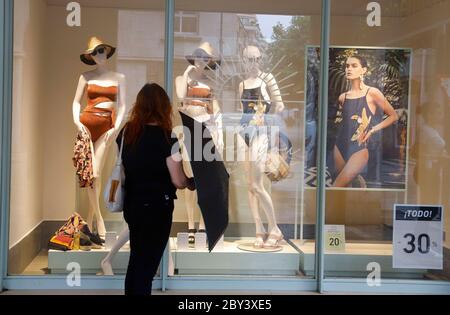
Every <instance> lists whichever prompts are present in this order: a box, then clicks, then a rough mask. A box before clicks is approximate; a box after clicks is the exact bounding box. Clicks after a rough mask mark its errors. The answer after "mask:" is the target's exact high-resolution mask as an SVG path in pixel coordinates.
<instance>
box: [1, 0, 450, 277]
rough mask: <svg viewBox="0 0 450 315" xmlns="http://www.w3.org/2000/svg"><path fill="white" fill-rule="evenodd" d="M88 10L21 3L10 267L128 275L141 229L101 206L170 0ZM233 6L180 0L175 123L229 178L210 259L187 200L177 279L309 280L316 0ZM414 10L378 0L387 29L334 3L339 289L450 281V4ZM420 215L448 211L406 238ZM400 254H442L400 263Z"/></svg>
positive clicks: (58, 0) (172, 255) (155, 76)
mask: <svg viewBox="0 0 450 315" xmlns="http://www.w3.org/2000/svg"><path fill="white" fill-rule="evenodd" d="M79 2H80V4H81V6H80V8H81V11H80V12H81V18H80V23H79V25H73V24H70V23H69V24H70V25H69V24H67V20H66V18H67V15H68V14H69V13H70V11H68V10H67V7H66V5H67V3H66V1H62V0H15V1H14V10H15V12H14V14H15V19H14V20H15V22H14V23H15V24H14V76H13V80H14V81H13V104H12V109H13V117H12V144H13V145H12V164H11V173H12V177H11V204H10V209H9V212H10V235H9V238H10V244H9V249H10V250H9V256H8V274H9V275H45V274H54V275H58V274H64V275H65V274H67V273H68V272H69V270H67V266H68V263H70V262H78V263H79V264H80V265H81V270H82V273H83V274H88V275H93V274H97V275H99V276H101V275H107V276H111V275H121V274H124V273H125V268H126V266H127V262H128V254H129V247H128V241H129V231H128V228H127V225H126V224H125V223H124V220H123V218H122V215H121V214H113V213H110V212H109V211H108V210H107V209H106V207H105V205H104V204H103V201H102V200H101V198H100V196H101V195H102V192H103V189H104V187H105V184H106V179H107V178H108V176H109V174H110V172H111V170H112V167H113V164H114V161H115V158H116V156H117V148H116V145H115V144H113V143H114V140H115V138H116V136H117V131H118V130H120V127H121V126H122V125H123V123H124V122H125V121H126V120H127V118H128V114H129V111H130V109H131V108H132V106H133V103H134V101H135V98H136V95H137V92H138V91H139V90H140V89H141V88H142V86H144V84H145V83H147V82H157V83H158V84H159V85H161V86H164V82H165V77H164V62H165V60H164V58H165V57H164V56H165V54H164V47H165V46H164V44H165V41H166V38H165V36H166V34H165V29H164V23H165V12H164V10H165V9H164V1H153V2H149V1H134V2H133V3H131V2H127V1H119V0H118V1H113V4H111V5H110V6H108V7H102V6H101V1H95V0H94V1H79ZM236 3H237V2H233V1H231V2H230V3H210V4H208V6H207V7H204V6H201V5H200V4H192V2H190V1H184V0H177V1H175V6H176V14H175V20H174V26H175V27H176V29H175V33H174V34H168V36H171V37H173V39H174V51H173V53H174V59H173V60H172V62H173V73H172V74H171V78H169V80H168V81H172V82H173V87H174V89H173V91H174V93H173V95H171V97H172V101H173V107H174V112H175V115H174V125H175V126H176V127H178V128H179V129H176V130H183V132H178V133H177V136H178V138H179V140H180V142H184V141H185V140H186V139H187V138H188V137H187V136H186V134H184V129H183V123H185V121H184V122H183V119H182V117H183V116H182V115H186V117H187V116H188V117H189V118H190V119H192V121H194V122H197V123H201V124H203V125H204V126H205V129H206V130H207V131H208V133H209V134H210V136H211V137H210V138H211V139H210V140H211V144H212V146H213V151H214V152H216V153H217V157H219V158H220V159H221V162H222V161H223V166H224V167H225V168H226V172H227V175H229V183H228V184H227V187H228V191H227V199H228V203H227V205H226V206H227V208H228V212H227V216H228V217H227V220H228V226H227V229H226V230H225V232H224V235H223V238H222V239H221V240H220V241H219V242H218V243H217V244H215V245H216V246H215V248H214V250H212V252H209V250H208V248H207V244H208V239H207V232H208V231H207V230H208V226H207V225H208V224H205V221H208V220H204V217H203V215H202V214H204V213H205V212H204V211H205V209H203V208H202V207H201V205H199V203H200V202H199V200H198V199H199V198H198V192H178V193H177V197H178V199H177V200H176V203H175V212H174V220H173V225H172V231H171V237H170V241H169V246H168V256H167V257H168V261H166V263H167V267H168V275H169V276H170V277H172V279H176V280H183V278H184V277H185V276H192V275H194V276H197V275H198V276H225V277H226V276H229V275H233V276H241V277H243V278H245V279H249V278H250V279H252V277H254V276H259V277H262V278H265V277H273V276H283V277H286V276H287V277H292V278H295V279H305V278H313V277H314V275H315V259H316V254H317V253H316V251H315V250H316V242H315V239H314V238H315V234H314V232H315V230H316V228H317V227H316V226H315V224H316V204H317V200H316V192H317V187H316V186H317V172H318V171H319V170H318V168H317V164H316V160H317V150H318V147H319V143H318V139H317V134H318V129H319V128H320V127H321V126H319V123H318V122H319V119H318V117H317V115H318V112H319V106H320V104H319V86H320V79H319V73H320V72H319V71H320V65H321V60H320V47H319V46H318V44H319V42H320V25H321V24H320V22H321V21H320V19H321V16H320V13H321V12H320V11H321V10H320V3H316V4H311V2H310V3H308V1H301V2H295V3H291V2H289V1H280V2H279V6H277V7H276V8H274V7H273V5H272V6H268V5H267V4H265V3H262V2H257V1H252V0H251V1H249V2H248V3H246V4H245V5H236ZM415 3H416V4H417V5H411V4H410V3H409V2H404V1H380V4H381V6H380V8H381V20H380V21H381V24H380V25H375V26H374V25H372V24H371V23H367V19H366V17H367V14H368V11H367V8H366V3H365V2H364V1H362V2H361V1H359V2H358V1H352V0H349V1H339V2H338V1H331V4H332V17H331V31H332V32H331V41H330V45H331V48H330V60H329V103H328V104H326V106H327V107H328V122H327V152H326V156H327V159H326V169H325V170H324V171H325V173H326V200H325V201H326V226H325V227H324V230H325V241H326V242H327V243H326V244H325V245H326V246H325V247H326V249H325V276H326V278H330V277H333V278H335V277H352V278H361V279H364V278H365V277H366V276H367V275H368V273H369V271H368V269H367V268H368V267H369V266H373V265H370V264H372V263H376V264H378V265H379V266H380V268H381V274H382V278H383V279H391V278H393V279H399V278H401V279H434V280H448V279H449V270H448V266H449V258H448V257H449V251H448V248H449V242H448V236H447V234H448V233H445V232H448V227H449V216H448V215H446V214H447V213H448V210H447V209H448V208H449V198H448V196H449V194H448V187H449V185H450V184H449V182H448V178H447V176H446V174H447V173H448V166H449V163H448V161H449V159H448V148H447V143H448V141H449V139H448V135H449V134H450V133H449V130H448V124H445V118H446V117H447V116H448V115H449V110H448V108H449V101H448V99H449V95H450V93H449V83H448V82H449V79H448V78H449V75H448V72H449V62H448V58H446V56H447V55H448V53H447V52H448V42H449V41H450V37H449V35H448V31H447V24H448V23H447V20H448V12H450V11H449V8H450V7H449V5H450V1H448V0H443V1H415ZM419 4H420V5H419ZM99 16H101V18H99ZM418 21H420V23H419V22H418ZM349 29H354V30H358V31H355V32H351V33H349V32H348V30H349ZM149 30H151V31H149ZM411 30H413V31H411ZM55 43H57V44H56V45H55ZM86 43H88V47H87V48H88V49H87V50H86V51H85V49H86ZM80 53H81V60H80ZM106 64H107V65H108V70H106ZM94 68H95V69H96V70H93V69H94ZM80 73H83V75H82V76H81V78H80V76H79V75H80ZM43 74H45V80H44V79H43V78H42V77H43ZM77 82H78V88H77V92H76V96H75V100H74V95H73V94H74V87H75V85H76V84H77ZM74 123H75V124H74ZM77 133H78V136H77ZM75 141H76V142H75ZM74 144H75V146H74ZM202 148H203V147H202ZM211 148H212V147H211V146H208V149H211ZM74 149H75V151H74ZM187 151H188V150H186V147H182V153H183V157H184V159H185V161H184V166H185V171H186V173H188V174H193V170H192V165H191V163H189V162H190V161H189V158H190V157H189V154H187ZM86 157H90V158H86ZM74 166H75V168H74ZM204 180H205V179H204ZM210 198H216V199H219V198H217V196H213V195H211V196H210ZM215 201H216V202H217V200H215ZM405 205H406V206H405ZM410 206H414V207H418V208H417V209H416V208H414V209H413V210H411V211H416V210H417V212H416V213H419V211H431V210H430V209H431V208H430V209H427V208H426V207H427V206H430V207H434V208H433V209H438V210H439V211H438V212H436V213H438V214H439V215H436V216H435V217H433V218H432V220H430V222H432V223H433V224H434V225H432V229H433V232H430V233H428V232H425V231H424V230H420V231H421V232H420V233H418V231H419V230H418V229H417V231H416V230H414V231H412V232H411V230H408V231H406V230H405V231H406V232H403V234H401V233H400V230H399V229H398V226H400V225H401V226H406V225H407V223H408V222H406V221H407V220H403V221H405V222H406V223H405V222H401V224H400V225H399V222H398V221H399V220H397V219H398V218H399V216H401V215H403V216H405V215H406V214H405V213H407V212H405V211H403V210H401V209H403V208H402V207H405V208H408V207H410ZM420 207H425V208H424V209H422V208H420ZM394 209H397V210H398V211H395V212H394ZM408 209H409V208H408ZM402 211H403V212H402ZM433 211H434V210H433ZM433 213H434V212H433ZM409 221H411V222H409V223H408V224H410V225H409V227H408V228H409V229H414V228H418V227H419V226H420V225H421V224H422V223H423V222H422V223H420V222H421V221H423V220H416V221H417V222H415V221H414V220H409ZM403 223H404V224H403ZM440 224H442V225H440ZM430 226H431V225H430ZM435 227H438V228H435ZM436 229H437V230H436ZM416 232H417V233H416ZM414 233H415V234H414ZM444 233H445V234H444ZM425 234H426V236H425ZM441 234H444V236H443V238H442V240H441V239H440V237H439V236H437V237H438V238H439V239H438V240H436V239H433V237H434V238H436V235H441ZM394 240H399V243H398V244H394V243H393V242H394ZM333 246H335V248H333ZM401 246H403V247H401ZM398 248H400V249H399V250H403V251H404V252H405V253H407V254H408V255H409V253H408V252H411V256H406V257H407V258H408V259H412V258H411V257H413V255H415V254H421V255H428V254H429V255H433V257H432V258H433V259H434V260H433V263H428V264H424V265H423V268H422V267H420V264H419V265H416V264H414V262H413V263H410V264H408V266H415V268H406V267H405V268H403V267H402V261H403V260H396V265H395V267H394V265H393V261H394V260H395V259H394V258H396V257H397V256H395V255H396V250H398ZM413 252H414V253H413ZM427 257H428V256H427ZM430 257H431V256H430ZM421 258H423V257H421ZM437 260H439V261H437ZM399 261H400V263H399ZM418 261H419V260H418ZM420 261H422V260H420ZM405 266H406V264H405ZM427 266H437V267H436V268H434V269H433V268H429V267H427ZM161 276H165V275H161V274H160V278H161ZM239 279H240V278H239Z"/></svg>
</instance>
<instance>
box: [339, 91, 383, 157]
mask: <svg viewBox="0 0 450 315" xmlns="http://www.w3.org/2000/svg"><path fill="white" fill-rule="evenodd" d="M369 90H370V88H369V89H367V93H366V95H364V96H362V97H359V98H355V99H348V98H347V94H345V100H344V103H343V105H342V108H343V112H342V121H341V122H340V125H339V128H338V134H337V138H336V146H337V148H338V149H339V151H340V152H341V154H342V157H343V158H344V160H345V161H346V162H347V161H348V160H349V159H350V158H351V156H352V155H353V154H355V153H356V152H359V151H361V150H363V149H366V148H367V143H362V144H359V143H358V138H359V137H360V135H362V134H363V133H364V132H366V131H369V130H370V129H371V128H372V127H373V126H375V125H377V124H378V123H380V122H381V120H382V118H383V117H382V113H381V112H380V111H379V110H378V109H377V110H376V112H375V113H372V111H371V110H370V107H369V104H368V103H367V94H368V93H369ZM380 134H381V133H377V134H374V135H373V136H372V137H371V138H370V139H369V141H370V142H374V143H375V142H379V141H380Z"/></svg>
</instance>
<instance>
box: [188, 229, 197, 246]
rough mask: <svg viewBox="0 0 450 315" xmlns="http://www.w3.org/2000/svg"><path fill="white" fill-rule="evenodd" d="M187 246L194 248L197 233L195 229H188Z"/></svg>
mask: <svg viewBox="0 0 450 315" xmlns="http://www.w3.org/2000/svg"><path fill="white" fill-rule="evenodd" d="M188 232H189V238H188V240H189V245H190V246H194V245H195V233H197V230H196V229H189V231H188Z"/></svg>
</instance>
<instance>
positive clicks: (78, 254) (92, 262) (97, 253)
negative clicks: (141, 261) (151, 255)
mask: <svg viewBox="0 0 450 315" xmlns="http://www.w3.org/2000/svg"><path fill="white" fill-rule="evenodd" d="M108 252H109V250H107V249H106V248H104V249H92V250H90V251H67V252H63V251H58V250H49V251H48V269H49V271H50V273H52V274H65V273H69V272H72V271H73V270H72V269H70V270H67V266H69V264H70V263H73V262H75V263H78V264H79V265H80V267H81V272H82V273H83V274H99V273H101V272H102V269H101V266H100V264H101V261H102V260H103V258H105V257H106V255H107V254H108ZM129 257H130V248H129V246H128V245H125V246H124V247H123V248H122V249H121V250H120V251H119V252H118V253H117V254H116V255H115V256H114V259H113V261H112V267H113V270H114V273H115V274H125V273H126V271H127V267H128V260H129Z"/></svg>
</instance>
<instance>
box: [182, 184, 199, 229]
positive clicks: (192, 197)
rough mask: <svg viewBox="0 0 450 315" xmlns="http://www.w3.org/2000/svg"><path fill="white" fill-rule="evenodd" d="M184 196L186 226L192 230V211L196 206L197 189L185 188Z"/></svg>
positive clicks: (193, 227) (193, 223)
mask: <svg viewBox="0 0 450 315" xmlns="http://www.w3.org/2000/svg"><path fill="white" fill-rule="evenodd" d="M184 198H185V203H186V212H187V216H188V228H189V230H193V229H195V218H194V211H195V208H196V207H197V191H190V190H189V189H186V190H185V192H184Z"/></svg>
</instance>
